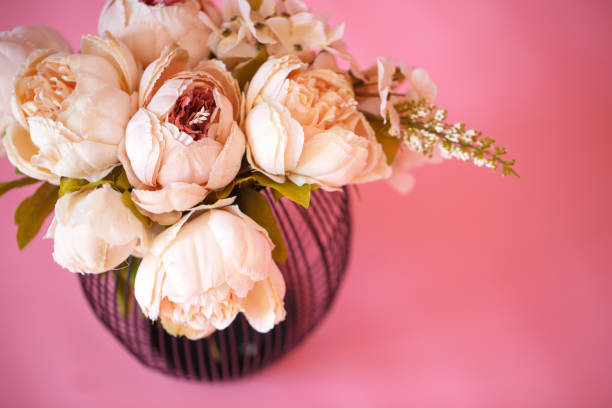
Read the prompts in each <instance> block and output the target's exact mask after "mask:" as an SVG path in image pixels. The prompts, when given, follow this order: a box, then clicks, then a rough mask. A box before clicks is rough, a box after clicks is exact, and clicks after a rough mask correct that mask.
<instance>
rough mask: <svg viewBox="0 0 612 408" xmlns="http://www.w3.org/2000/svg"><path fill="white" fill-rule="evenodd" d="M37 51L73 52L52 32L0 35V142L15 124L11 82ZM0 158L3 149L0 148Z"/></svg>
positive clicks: (31, 29)
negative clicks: (11, 125) (10, 125)
mask: <svg viewBox="0 0 612 408" xmlns="http://www.w3.org/2000/svg"><path fill="white" fill-rule="evenodd" d="M37 49H51V50H54V51H59V52H72V50H71V49H70V45H69V44H68V42H67V41H66V40H65V39H64V37H62V36H61V34H59V33H58V32H57V31H55V30H53V29H52V28H49V27H45V26H41V25H34V26H19V27H16V28H15V29H13V30H11V31H2V32H0V139H2V138H3V137H4V133H5V131H6V129H7V127H8V126H9V124H11V123H14V122H15V120H14V119H13V115H12V113H11V95H12V94H13V80H14V77H15V74H16V73H17V72H18V71H19V67H20V66H21V64H22V63H23V62H24V61H25V60H26V58H28V56H29V55H30V54H31V53H32V52H33V51H34V50H37ZM0 155H4V148H3V146H2V144H0Z"/></svg>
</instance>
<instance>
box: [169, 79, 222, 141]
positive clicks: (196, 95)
mask: <svg viewBox="0 0 612 408" xmlns="http://www.w3.org/2000/svg"><path fill="white" fill-rule="evenodd" d="M216 107H217V105H216V104H215V97H214V95H213V92H212V89H207V88H195V89H193V90H192V91H190V92H188V93H186V94H184V95H182V96H181V97H180V98H179V99H178V101H176V103H175V104H174V108H173V109H172V111H170V113H169V114H168V122H170V123H172V124H174V125H176V127H178V128H179V129H180V130H181V131H182V132H185V133H187V134H188V135H189V136H191V137H192V138H193V140H195V141H198V140H200V139H201V138H203V137H204V136H206V132H208V128H209V127H210V121H211V119H212V117H211V116H212V114H213V112H214V111H215V108H216Z"/></svg>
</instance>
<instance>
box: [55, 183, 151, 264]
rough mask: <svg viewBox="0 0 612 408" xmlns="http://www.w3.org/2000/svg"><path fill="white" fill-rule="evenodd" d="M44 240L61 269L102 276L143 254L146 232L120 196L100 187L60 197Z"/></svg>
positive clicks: (104, 187) (109, 187) (106, 187)
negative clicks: (50, 244) (131, 256)
mask: <svg viewBox="0 0 612 408" xmlns="http://www.w3.org/2000/svg"><path fill="white" fill-rule="evenodd" d="M45 238H53V240H54V241H53V244H54V245H53V246H54V249H53V258H54V259H55V262H57V263H58V264H60V265H61V266H62V267H64V268H66V269H68V270H70V271H72V272H81V273H102V272H105V271H108V270H110V269H112V268H114V267H116V266H118V265H119V264H120V263H121V262H123V261H125V260H126V259H127V258H128V257H129V256H130V255H132V254H134V253H135V252H136V253H142V252H144V246H145V245H146V243H147V242H148V232H147V231H146V230H145V228H144V226H143V225H142V223H141V222H140V221H139V220H138V218H136V216H135V215H134V214H133V213H132V212H131V211H130V210H129V209H128V208H127V207H126V206H125V205H124V204H123V200H122V198H121V193H119V192H117V191H115V190H113V189H112V187H111V186H110V185H108V184H104V185H103V186H102V187H101V188H97V189H91V188H89V189H85V190H81V191H78V192H76V193H69V194H66V195H64V196H63V197H61V198H60V199H59V201H58V202H57V204H56V205H55V217H54V218H53V222H52V224H51V227H50V228H49V231H48V232H47V235H46V236H45Z"/></svg>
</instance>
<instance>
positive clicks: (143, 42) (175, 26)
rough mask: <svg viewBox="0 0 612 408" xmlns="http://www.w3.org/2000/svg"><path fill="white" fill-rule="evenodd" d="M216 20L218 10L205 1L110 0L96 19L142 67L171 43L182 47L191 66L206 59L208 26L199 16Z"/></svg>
mask: <svg viewBox="0 0 612 408" xmlns="http://www.w3.org/2000/svg"><path fill="white" fill-rule="evenodd" d="M202 15H206V16H207V17H208V18H210V19H212V21H219V12H218V11H217V9H216V8H215V6H214V5H213V4H212V3H211V2H210V1H207V0H110V1H109V2H108V3H107V4H106V6H105V7H104V9H103V10H102V13H101V14H100V20H99V22H98V32H99V33H100V35H103V34H104V33H105V32H106V31H108V32H110V33H111V34H113V35H114V36H115V37H117V38H119V39H120V40H121V41H123V42H124V43H125V44H126V45H127V46H128V48H129V49H130V50H132V53H133V54H134V56H135V58H136V60H137V61H139V62H141V63H142V64H143V65H144V66H145V67H146V66H147V65H149V64H150V63H151V62H153V61H154V60H155V59H157V58H158V57H159V55H160V54H161V52H162V51H163V49H164V48H165V47H166V46H168V45H171V44H173V43H176V44H178V45H179V46H180V47H181V48H184V49H186V50H187V51H188V52H189V55H190V57H191V65H195V64H196V63H198V62H200V61H201V60H203V59H206V58H208V54H209V52H210V51H209V49H208V45H207V44H208V43H207V38H208V35H209V34H210V29H209V28H208V27H206V25H204V23H203V22H202V20H201V16H202Z"/></svg>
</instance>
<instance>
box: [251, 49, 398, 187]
mask: <svg viewBox="0 0 612 408" xmlns="http://www.w3.org/2000/svg"><path fill="white" fill-rule="evenodd" d="M305 68H306V66H305V65H304V64H302V62H301V61H300V60H299V59H298V58H297V57H295V56H291V55H285V56H282V57H278V58H271V59H269V60H268V61H267V62H266V63H265V64H263V65H262V66H261V68H260V69H259V70H258V71H257V73H256V74H255V76H254V77H253V80H252V81H251V84H250V85H249V88H248V90H247V93H246V111H247V112H248V113H247V116H246V120H245V124H244V128H245V130H246V135H247V158H248V160H249V162H250V163H251V165H252V166H253V167H254V168H256V169H258V170H260V171H262V172H263V173H265V174H267V175H268V176H269V177H271V178H273V179H274V180H276V181H278V182H283V181H284V180H285V177H288V178H289V179H290V180H291V181H293V182H294V183H296V184H297V185H303V184H306V183H307V184H317V185H320V186H322V187H323V188H325V189H328V190H334V189H338V188H340V187H342V186H344V185H346V184H350V183H362V182H368V181H374V180H378V179H384V178H387V177H388V176H389V175H390V172H391V170H390V168H389V166H388V165H387V163H386V161H385V155H384V153H383V150H382V147H381V145H380V144H379V143H378V142H377V141H376V136H375V134H374V131H373V130H372V127H371V126H370V124H369V123H368V121H367V120H366V118H365V117H364V116H363V114H362V113H360V112H359V111H358V110H357V102H356V101H355V99H354V94H353V90H352V87H351V85H350V83H349V82H348V80H347V79H346V78H345V77H344V76H342V75H340V74H338V73H336V72H334V71H331V70H329V69H314V70H306V69H305Z"/></svg>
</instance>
